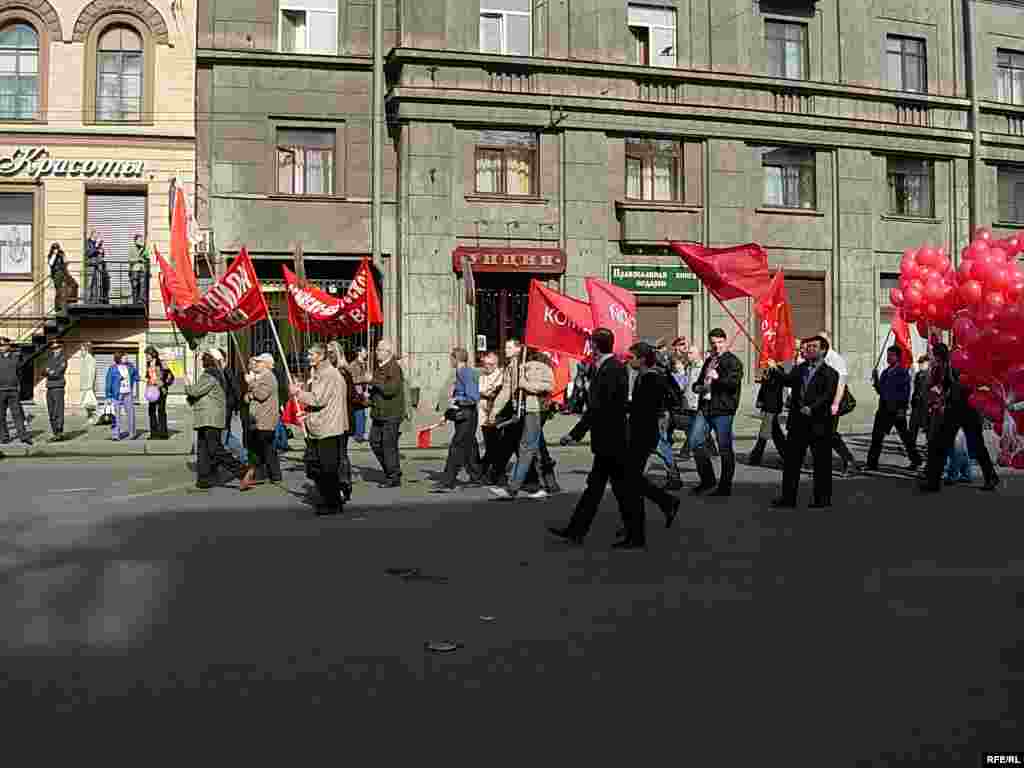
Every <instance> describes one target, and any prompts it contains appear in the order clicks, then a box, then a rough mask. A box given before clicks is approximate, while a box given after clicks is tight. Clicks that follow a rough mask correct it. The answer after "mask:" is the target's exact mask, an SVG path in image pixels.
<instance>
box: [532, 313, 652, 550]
mask: <svg viewBox="0 0 1024 768" xmlns="http://www.w3.org/2000/svg"><path fill="white" fill-rule="evenodd" d="M590 343H591V344H592V345H593V347H594V350H595V356H596V360H595V364H594V374H593V378H592V379H591V383H590V388H589V390H588V392H587V409H586V411H585V412H584V413H583V418H582V419H580V421H579V423H578V424H577V425H576V426H575V427H573V429H572V431H571V432H570V433H569V434H568V435H566V436H565V437H563V438H562V440H561V443H562V445H568V444H569V443H571V442H574V441H577V440H581V439H582V438H583V436H584V435H585V434H586V433H587V432H590V450H591V452H592V453H593V454H594V463H593V465H592V467H591V469H590V474H589V475H588V476H587V487H586V489H585V490H584V491H583V495H582V496H581V497H580V500H579V502H578V503H577V504H576V509H575V511H573V514H572V519H571V520H570V521H569V525H568V526H566V527H565V528H548V531H549V532H550V533H551V534H553V535H554V536H557V537H558V538H559V539H562V540H563V541H568V542H569V543H571V544H577V545H579V544H582V543H583V539H584V537H585V536H586V535H587V533H588V532H589V531H590V526H591V524H592V523H593V522H594V517H595V516H596V515H597V508H598V506H599V505H600V504H601V498H602V497H603V496H604V489H605V486H606V485H608V481H609V480H610V481H611V484H612V493H614V494H615V498H616V499H617V500H618V502H619V513H620V514H621V515H622V522H623V524H624V526H625V536H624V538H623V539H622V540H621V541H618V542H616V543H615V544H614V548H615V549H643V547H644V526H643V520H641V519H639V515H637V514H636V511H635V510H636V508H637V504H636V499H635V495H636V489H635V488H634V487H633V484H632V482H631V475H630V470H629V466H630V464H631V462H630V460H629V446H628V444H627V439H628V432H627V428H626V409H627V400H628V394H629V375H628V373H627V372H626V367H625V366H624V365H623V364H622V363H620V362H619V361H618V360H616V359H615V357H614V355H612V349H614V347H615V336H614V334H613V333H612V332H611V331H610V330H608V329H607V328H598V329H596V330H595V331H594V333H593V334H592V335H591V337H590Z"/></svg>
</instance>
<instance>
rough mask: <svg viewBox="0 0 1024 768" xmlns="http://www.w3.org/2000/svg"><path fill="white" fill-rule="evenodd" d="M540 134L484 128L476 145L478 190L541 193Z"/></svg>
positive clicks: (510, 193) (497, 193) (489, 192)
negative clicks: (538, 156) (539, 190)
mask: <svg viewBox="0 0 1024 768" xmlns="http://www.w3.org/2000/svg"><path fill="white" fill-rule="evenodd" d="M537 144H538V141H537V134H536V133H532V132H527V131H500V130H487V131H481V132H480V136H479V139H478V141H477V145H476V152H475V154H476V192H477V194H481V195H536V194H537Z"/></svg>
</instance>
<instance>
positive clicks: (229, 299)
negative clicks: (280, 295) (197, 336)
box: [160, 248, 267, 333]
mask: <svg viewBox="0 0 1024 768" xmlns="http://www.w3.org/2000/svg"><path fill="white" fill-rule="evenodd" d="M160 262H161V263H160V266H161V271H160V291H161V293H162V294H163V299H164V305H165V306H166V307H167V318H168V319H169V320H170V321H171V322H173V323H174V324H175V325H176V326H178V328H181V329H182V330H184V331H188V332H190V333H226V332H227V331H240V330H242V329H243V328H248V327H249V326H250V325H252V324H253V323H255V322H257V321H259V320H263V319H265V318H266V317H267V303H266V301H265V300H264V298H263V290H262V289H261V288H260V281H259V280H258V279H257V278H256V270H255V269H254V268H253V265H252V259H250V258H249V252H248V251H247V250H246V249H245V248H243V249H242V252H241V253H240V254H238V258H236V259H235V260H234V261H233V262H231V266H230V267H228V270H227V272H225V273H224V274H223V275H221V277H220V278H219V279H218V280H217V282H216V283H214V284H213V285H212V286H210V288H209V290H207V291H206V293H204V294H203V295H202V297H200V299H199V301H197V302H196V303H195V304H192V305H190V306H188V307H185V308H183V309H179V308H178V306H177V305H176V304H175V302H174V298H173V294H172V286H171V285H169V283H170V282H172V281H173V278H171V279H170V280H168V278H167V277H165V275H166V274H167V273H165V272H164V267H165V262H163V260H162V259H160Z"/></svg>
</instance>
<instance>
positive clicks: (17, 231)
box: [0, 192, 35, 277]
mask: <svg viewBox="0 0 1024 768" xmlns="http://www.w3.org/2000/svg"><path fill="white" fill-rule="evenodd" d="M34 203H35V200H34V199H33V195H32V193H21V192H16V193H10V194H7V193H4V194H0V277H31V276H32V213H33V208H34Z"/></svg>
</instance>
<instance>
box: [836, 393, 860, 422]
mask: <svg viewBox="0 0 1024 768" xmlns="http://www.w3.org/2000/svg"><path fill="white" fill-rule="evenodd" d="M856 407H857V399H856V398H855V397H854V396H853V395H852V394H851V393H850V390H849V388H847V389H846V391H845V392H843V399H842V400H840V401H839V412H838V413H837V414H836V415H837V416H845V415H846V414H848V413H853V409H854V408H856Z"/></svg>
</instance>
